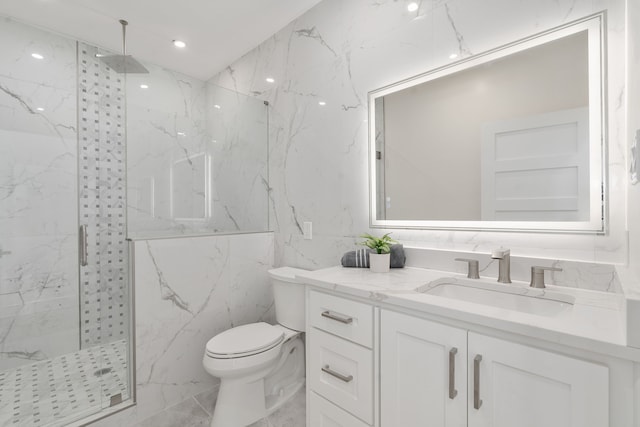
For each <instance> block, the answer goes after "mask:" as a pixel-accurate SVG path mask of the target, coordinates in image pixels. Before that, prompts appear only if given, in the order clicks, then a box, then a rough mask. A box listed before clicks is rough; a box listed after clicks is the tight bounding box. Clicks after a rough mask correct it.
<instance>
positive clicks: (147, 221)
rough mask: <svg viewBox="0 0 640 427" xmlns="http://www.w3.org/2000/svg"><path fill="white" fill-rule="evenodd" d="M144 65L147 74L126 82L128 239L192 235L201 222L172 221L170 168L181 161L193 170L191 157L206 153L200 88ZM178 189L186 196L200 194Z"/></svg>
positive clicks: (203, 223) (189, 80)
mask: <svg viewBox="0 0 640 427" xmlns="http://www.w3.org/2000/svg"><path fill="white" fill-rule="evenodd" d="M145 67H147V69H148V70H149V72H150V73H149V74H140V75H135V74H132V75H130V76H128V78H127V157H128V165H127V167H128V177H127V178H128V188H129V235H130V236H140V235H143V236H148V235H151V236H159V235H171V234H173V235H180V234H192V233H197V232H198V231H201V229H206V226H207V224H208V222H207V221H205V220H200V221H198V220H192V221H190V220H185V221H179V220H175V219H174V218H173V215H172V204H171V202H172V199H171V198H172V190H173V189H172V169H173V167H175V165H176V164H179V163H181V162H186V164H187V167H193V166H194V163H193V160H192V159H193V158H194V156H198V155H200V154H202V153H207V141H206V135H205V132H206V129H205V93H204V91H205V85H204V83H203V82H201V81H199V80H196V79H193V78H191V77H187V76H184V75H181V74H178V73H175V72H172V71H168V70H165V69H163V68H161V67H157V66H155V65H152V64H145ZM141 85H146V86H148V88H146V89H143V88H141ZM201 185H204V183H201ZM184 187H185V188H182V189H181V191H182V192H189V193H190V195H191V197H202V196H203V194H202V195H200V194H198V193H197V191H196V192H195V193H194V192H193V189H192V188H187V186H184Z"/></svg>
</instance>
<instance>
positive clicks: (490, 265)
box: [405, 247, 623, 293]
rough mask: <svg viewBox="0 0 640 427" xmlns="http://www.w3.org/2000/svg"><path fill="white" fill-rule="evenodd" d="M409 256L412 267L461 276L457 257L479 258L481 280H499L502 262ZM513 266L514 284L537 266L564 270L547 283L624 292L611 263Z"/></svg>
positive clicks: (416, 252)
mask: <svg viewBox="0 0 640 427" xmlns="http://www.w3.org/2000/svg"><path fill="white" fill-rule="evenodd" d="M495 249H497V248H495ZM405 254H406V256H407V261H406V265H407V266H408V267H420V268H432V269H435V270H441V271H446V272H455V273H459V274H466V273H467V271H468V267H467V263H465V262H460V261H456V260H455V259H456V258H471V259H477V260H478V261H479V263H480V264H479V267H480V276H481V277H489V278H497V277H498V261H497V260H494V259H491V254H490V253H489V252H487V253H478V252H464V251H451V250H446V251H443V250H433V249H425V248H416V247H405ZM510 266H511V270H510V271H511V279H512V280H514V281H521V282H529V281H530V280H531V267H533V266H542V267H555V268H561V269H562V271H547V272H545V283H547V284H551V285H556V286H568V287H571V288H579V289H587V290H591V291H600V292H613V293H622V292H623V289H622V286H621V283H620V277H619V276H618V273H617V271H616V268H615V266H614V265H610V264H597V263H587V262H576V261H567V260H561V259H545V258H531V257H521V256H511V263H510Z"/></svg>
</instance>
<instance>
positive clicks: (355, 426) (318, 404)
mask: <svg viewBox="0 0 640 427" xmlns="http://www.w3.org/2000/svg"><path fill="white" fill-rule="evenodd" d="M309 426H310V427H369V425H368V424H365V423H363V422H362V421H360V420H359V419H357V418H356V417H354V416H353V415H351V414H350V413H348V412H345V411H343V410H342V409H340V408H338V407H337V406H336V405H334V404H333V403H330V402H329V401H327V400H325V399H323V398H322V397H320V396H318V395H317V394H315V393H314V392H310V393H309Z"/></svg>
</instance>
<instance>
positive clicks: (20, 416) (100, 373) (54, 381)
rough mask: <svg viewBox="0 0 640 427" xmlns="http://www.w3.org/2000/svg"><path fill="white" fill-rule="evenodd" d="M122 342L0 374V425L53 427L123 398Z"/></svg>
mask: <svg viewBox="0 0 640 427" xmlns="http://www.w3.org/2000/svg"><path fill="white" fill-rule="evenodd" d="M127 360H128V359H127V343H126V341H125V340H118V341H113V342H111V343H109V344H105V345H101V346H95V347H91V348H87V349H84V350H80V351H78V352H75V353H70V354H66V355H63V356H58V357H56V358H54V359H49V360H43V361H41V362H36V363H33V364H31V365H23V366H20V367H19V368H16V369H12V370H8V371H2V372H0V426H7V427H9V426H32V427H41V426H56V425H65V424H67V423H69V422H70V421H72V420H75V419H78V418H80V417H83V416H86V415H88V414H91V413H95V412H97V411H99V410H100V409H102V408H105V407H109V405H110V399H111V396H115V395H117V394H118V393H121V394H122V400H123V401H124V400H126V399H128V398H129V390H128V387H127V383H128V370H127Z"/></svg>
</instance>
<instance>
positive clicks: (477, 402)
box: [473, 354, 482, 409]
mask: <svg viewBox="0 0 640 427" xmlns="http://www.w3.org/2000/svg"><path fill="white" fill-rule="evenodd" d="M480 362H482V355H480V354H478V355H476V357H474V358H473V408H474V409H480V407H481V406H482V399H480Z"/></svg>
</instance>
